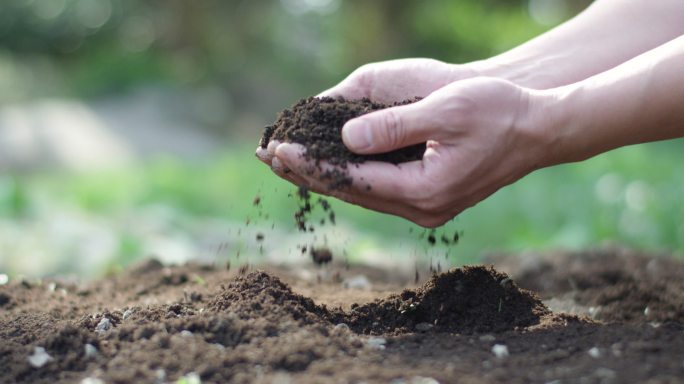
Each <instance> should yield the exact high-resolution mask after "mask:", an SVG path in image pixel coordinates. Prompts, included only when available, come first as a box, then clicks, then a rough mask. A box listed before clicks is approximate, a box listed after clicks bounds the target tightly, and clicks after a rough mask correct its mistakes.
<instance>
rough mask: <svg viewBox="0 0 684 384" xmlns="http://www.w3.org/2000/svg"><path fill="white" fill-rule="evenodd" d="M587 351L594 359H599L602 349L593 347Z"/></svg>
mask: <svg viewBox="0 0 684 384" xmlns="http://www.w3.org/2000/svg"><path fill="white" fill-rule="evenodd" d="M587 353H588V354H589V356H591V357H593V358H594V359H598V358H599V357H601V350H599V349H598V348H596V347H593V348H591V349H590V350H589V351H587Z"/></svg>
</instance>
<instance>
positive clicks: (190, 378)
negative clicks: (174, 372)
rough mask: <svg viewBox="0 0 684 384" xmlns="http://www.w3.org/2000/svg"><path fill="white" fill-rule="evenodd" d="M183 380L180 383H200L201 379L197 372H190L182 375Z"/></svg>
mask: <svg viewBox="0 0 684 384" xmlns="http://www.w3.org/2000/svg"><path fill="white" fill-rule="evenodd" d="M182 379H183V381H180V380H179V382H182V383H185V384H202V379H200V376H199V375H198V374H197V372H190V373H188V374H187V375H185V376H183V378H182Z"/></svg>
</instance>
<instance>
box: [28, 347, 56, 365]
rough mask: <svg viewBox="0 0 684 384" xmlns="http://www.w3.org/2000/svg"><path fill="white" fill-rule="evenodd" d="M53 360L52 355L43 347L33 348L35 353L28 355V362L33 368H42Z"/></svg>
mask: <svg viewBox="0 0 684 384" xmlns="http://www.w3.org/2000/svg"><path fill="white" fill-rule="evenodd" d="M52 360H53V359H52V356H50V355H48V353H47V352H46V351H45V348H43V347H35V348H33V354H32V355H31V356H29V357H28V362H29V364H31V366H32V367H33V368H40V367H42V366H43V365H45V364H47V363H49V362H50V361H52Z"/></svg>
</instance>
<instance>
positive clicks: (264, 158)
mask: <svg viewBox="0 0 684 384" xmlns="http://www.w3.org/2000/svg"><path fill="white" fill-rule="evenodd" d="M254 154H255V155H256V157H257V158H258V159H259V160H260V161H261V162H262V163H264V164H266V165H269V166H270V165H271V159H270V158H269V156H268V151H267V150H266V148H261V146H258V147H257V148H256V151H255V153H254Z"/></svg>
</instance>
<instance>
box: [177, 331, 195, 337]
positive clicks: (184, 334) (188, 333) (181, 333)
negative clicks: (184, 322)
mask: <svg viewBox="0 0 684 384" xmlns="http://www.w3.org/2000/svg"><path fill="white" fill-rule="evenodd" d="M180 335H181V336H183V337H191V336H192V332H190V331H188V330H187V329H184V330H182V331H181V332H180Z"/></svg>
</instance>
